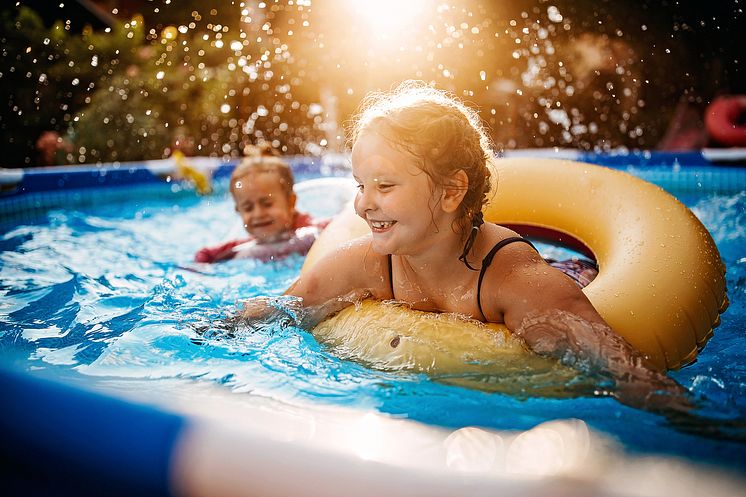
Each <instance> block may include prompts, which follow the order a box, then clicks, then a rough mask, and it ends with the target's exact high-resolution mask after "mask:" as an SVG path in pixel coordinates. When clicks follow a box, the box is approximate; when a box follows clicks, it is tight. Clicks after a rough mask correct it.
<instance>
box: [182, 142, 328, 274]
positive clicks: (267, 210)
mask: <svg viewBox="0 0 746 497" xmlns="http://www.w3.org/2000/svg"><path fill="white" fill-rule="evenodd" d="M293 185H294V180H293V173H292V171H291V170H290V166H289V165H288V164H287V163H286V162H285V161H283V160H282V159H281V158H280V157H279V156H278V155H276V154H275V153H274V152H273V150H272V149H271V148H269V147H264V148H256V149H255V150H252V153H251V155H250V156H248V157H246V158H245V159H244V160H242V161H241V163H240V164H239V165H238V166H236V168H235V169H234V170H233V174H231V180H230V192H231V195H232V196H233V201H234V203H235V206H236V212H237V213H238V215H239V216H240V217H241V220H242V221H243V226H244V228H245V229H246V232H247V233H248V234H249V237H245V238H241V239H238V240H231V241H229V242H226V243H222V244H220V245H217V246H214V247H205V248H203V249H200V250H199V251H198V252H197V254H196V255H195V256H194V260H195V262H220V261H226V260H230V259H237V258H238V259H240V258H254V259H259V260H262V261H268V260H271V259H277V258H281V257H285V256H288V255H290V254H292V253H299V254H302V255H305V254H306V253H308V249H310V248H311V245H312V244H313V242H314V241H315V240H316V237H317V236H318V235H319V233H320V231H321V230H322V229H323V228H324V227H325V226H326V225H327V224H328V222H329V221H328V220H316V219H313V218H311V216H309V215H308V214H304V213H301V212H298V211H296V210H295V201H296V196H295V193H294V192H293Z"/></svg>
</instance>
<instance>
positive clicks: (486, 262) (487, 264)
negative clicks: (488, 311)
mask: <svg viewBox="0 0 746 497" xmlns="http://www.w3.org/2000/svg"><path fill="white" fill-rule="evenodd" d="M513 242H524V243H528V244H529V245H531V248H533V249H534V250H536V247H534V244H533V243H531V242H529V241H528V240H526V239H525V238H523V237H520V236H511V237H508V238H505V239H503V240H500V241H499V242H497V243H496V244H495V246H494V247H492V250H490V251H489V253H488V254H487V255H486V256H485V258H484V259H482V269H481V270H480V271H479V282H478V283H477V306H478V307H479V312H480V313H482V317H483V318H485V319H487V316H485V315H484V311H483V310H482V280H483V279H484V273H485V272H487V268H488V267H490V264H492V259H494V258H495V254H496V253H497V251H498V250H500V249H501V248H503V247H504V246H506V245H508V244H511V243H513ZM536 251H537V252H538V250H536Z"/></svg>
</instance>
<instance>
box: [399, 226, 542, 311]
mask: <svg viewBox="0 0 746 497" xmlns="http://www.w3.org/2000/svg"><path fill="white" fill-rule="evenodd" d="M513 242H523V243H528V244H529V245H531V248H533V249H534V250H536V247H534V244H533V243H531V242H529V241H528V240H526V239H525V238H522V237H520V236H511V237H508V238H505V239H504V240H500V241H499V242H497V243H496V244H495V246H494V247H492V249H491V250H490V251H489V253H487V255H486V256H485V258H484V259H482V269H481V270H480V271H479V282H478V283H477V306H478V307H479V312H481V313H482V317H484V318H485V319H486V318H487V316H485V315H484V311H482V280H483V279H484V273H485V272H486V271H487V268H488V267H490V264H492V259H494V258H495V254H496V253H497V251H498V250H500V249H501V248H503V247H504V246H506V245H508V244H511V243H513ZM537 252H538V250H537ZM388 258H389V283H390V285H391V297H392V298H395V296H394V269H393V265H392V264H391V254H389V255H388Z"/></svg>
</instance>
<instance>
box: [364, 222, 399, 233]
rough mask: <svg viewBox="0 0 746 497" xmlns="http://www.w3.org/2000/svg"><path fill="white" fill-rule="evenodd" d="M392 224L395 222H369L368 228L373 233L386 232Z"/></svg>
mask: <svg viewBox="0 0 746 497" xmlns="http://www.w3.org/2000/svg"><path fill="white" fill-rule="evenodd" d="M394 224H396V221H370V227H371V229H372V230H373V231H386V230H387V229H389V228H391V227H392V226H393V225H394Z"/></svg>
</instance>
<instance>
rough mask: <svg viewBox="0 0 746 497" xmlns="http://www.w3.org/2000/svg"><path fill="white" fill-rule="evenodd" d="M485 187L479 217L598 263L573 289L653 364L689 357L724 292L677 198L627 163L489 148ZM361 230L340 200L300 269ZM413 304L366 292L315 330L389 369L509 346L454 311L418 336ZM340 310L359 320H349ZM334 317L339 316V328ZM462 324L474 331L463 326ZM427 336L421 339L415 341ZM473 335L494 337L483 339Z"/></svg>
mask: <svg viewBox="0 0 746 497" xmlns="http://www.w3.org/2000/svg"><path fill="white" fill-rule="evenodd" d="M492 191H493V192H494V194H493V198H492V200H491V202H490V203H489V204H488V205H487V206H486V207H485V209H484V215H485V220H487V221H490V222H493V223H498V224H502V225H506V226H510V227H511V228H513V229H515V230H516V231H518V232H519V233H522V234H524V235H528V236H530V235H531V234H537V233H539V234H541V233H543V234H547V233H549V234H552V235H553V236H552V237H551V238H554V239H555V240H556V241H558V242H560V243H565V244H568V245H571V246H572V245H574V246H576V248H579V249H580V250H585V251H586V252H590V253H591V254H592V256H593V257H594V258H595V260H596V261H597V262H598V264H599V274H598V276H597V277H596V279H595V280H594V281H593V282H592V283H591V284H590V285H588V286H587V287H586V288H585V289H584V290H583V291H584V292H585V294H586V295H587V296H588V298H589V299H590V301H591V302H592V303H593V305H594V307H595V308H596V309H597V310H598V312H599V313H600V314H601V316H603V318H604V319H605V320H606V321H607V322H608V323H609V325H610V326H611V327H612V328H613V329H614V330H615V331H616V332H617V333H619V334H620V335H621V336H622V337H624V338H625V339H626V340H627V341H628V342H629V343H631V344H632V345H633V346H634V347H636V348H637V349H638V350H640V351H641V352H643V354H645V355H646V356H647V357H648V358H650V359H651V360H652V362H653V363H654V364H656V365H657V366H659V367H660V368H661V369H664V368H668V369H673V368H678V367H681V366H682V365H686V364H687V363H690V362H692V361H693V360H694V359H695V358H696V356H697V351H698V350H699V349H700V348H701V347H702V346H704V344H705V343H706V342H707V340H708V339H709V338H710V336H712V329H713V327H716V326H717V325H718V324H719V322H720V313H721V312H723V311H724V310H725V308H726V307H727V304H728V300H727V296H726V288H725V267H724V265H723V263H722V261H721V259H720V254H719V252H718V249H717V247H716V246H715V242H714V241H713V240H712V237H711V236H710V234H709V232H708V231H707V229H706V228H705V227H704V226H703V225H702V223H701V222H700V221H699V220H698V219H697V218H696V216H695V215H694V214H693V213H692V212H691V211H690V210H689V209H688V208H687V207H686V206H684V205H683V204H682V203H681V202H679V201H678V200H676V199H675V198H674V197H673V196H671V195H670V194H668V193H666V192H665V191H664V190H662V189H661V188H659V187H658V186H655V185H653V184H651V183H648V182H646V181H643V180H641V179H639V178H636V177H634V176H632V175H629V174H627V173H624V172H621V171H616V170H613V169H609V168H604V167H600V166H595V165H591V164H584V163H579V162H573V161H559V160H554V159H524V158H521V159H500V160H499V161H498V163H497V173H496V174H494V175H493V190H492ZM367 232H368V228H367V226H366V225H365V223H364V222H362V220H360V219H359V218H357V217H356V216H355V215H354V213H353V212H352V210H351V209H349V210H347V211H345V212H344V213H343V214H341V215H340V216H339V217H338V218H337V219H335V220H334V221H333V222H332V223H331V224H330V225H329V227H328V228H327V229H326V230H325V231H324V233H323V234H322V235H321V237H320V238H319V239H318V240H317V241H316V243H315V244H314V246H313V247H312V248H311V251H310V252H309V254H308V258H307V260H306V263H305V265H304V267H303V271H305V270H307V268H309V267H311V266H312V265H313V264H314V262H315V261H316V260H318V259H319V258H320V257H322V256H323V255H324V254H326V253H328V252H330V251H331V250H333V249H334V248H336V247H338V246H339V245H340V244H341V243H343V242H345V241H347V240H350V239H352V238H354V237H357V236H360V235H362V234H365V233H367ZM422 315H423V313H418V312H416V311H408V310H401V311H399V310H396V309H394V308H392V307H391V306H388V307H386V306H382V305H381V304H379V303H366V304H365V305H364V306H362V308H360V306H358V308H355V307H351V308H349V309H346V310H345V311H342V313H340V314H339V315H337V316H335V317H333V318H331V319H329V320H327V321H325V322H324V323H321V324H320V325H319V326H318V327H317V333H318V334H319V336H320V337H321V338H322V339H325V340H331V341H332V342H335V343H336V346H337V347H346V348H347V349H348V350H349V351H350V355H357V356H359V357H360V358H361V359H363V360H366V361H368V362H373V363H376V364H380V365H382V366H386V365H388V366H391V367H395V368H396V367H414V368H415V369H420V370H430V369H433V368H438V364H437V363H438V362H439V361H440V362H441V363H443V366H444V367H445V369H446V370H449V369H450V367H449V364H450V363H449V362H448V360H444V359H443V357H444V354H445V355H446V356H448V357H455V358H456V359H455V360H454V361H452V362H458V361H463V360H466V361H469V358H470V357H471V358H474V359H476V360H480V359H479V358H485V359H487V358H488V357H489V355H490V354H497V355H499V354H503V355H505V354H515V353H516V349H515V347H514V346H513V345H510V344H509V342H510V340H506V338H505V337H506V336H507V334H506V333H505V332H504V328H502V329H501V328H500V327H499V326H496V325H488V326H485V325H480V324H465V322H464V321H463V320H462V321H459V322H457V323H456V324H452V325H449V326H451V328H450V330H449V329H440V330H438V331H437V332H435V333H433V332H432V330H431V331H430V334H429V335H428V329H432V326H431V325H430V324H427V323H428V322H432V320H429V321H428V320H423V319H422ZM366 316H367V318H366V319H363V318H364V317H366ZM350 320H359V321H364V322H365V323H366V325H365V326H364V327H363V329H361V328H360V327H358V328H357V330H353V329H352V328H350V327H349V322H350ZM371 320H374V321H375V323H374V322H372V321H371ZM446 321H448V320H444V323H445V322H446ZM448 322H451V323H453V320H450V321H448ZM335 323H337V324H340V323H346V326H342V328H344V331H339V329H340V326H337V325H335ZM444 326H446V325H445V324H444ZM465 326H475V327H476V329H477V330H481V331H476V332H467V331H463V330H464V327H465ZM353 328H354V327H353ZM457 330H461V331H457ZM485 332H489V334H490V336H492V337H493V338H491V339H490V338H485V339H484V340H482V342H481V343H479V344H477V343H476V341H472V340H464V337H463V335H459V337H458V338H457V337H456V336H454V337H453V338H454V339H453V340H451V341H450V342H448V343H447V344H444V343H435V342H437V340H446V339H447V337H444V335H447V334H449V333H451V334H454V335H458V334H459V333H462V334H463V333H476V334H480V333H485ZM402 337H405V338H406V339H407V342H408V344H409V345H412V346H414V348H412V349H411V350H410V351H409V352H403V351H399V350H397V349H400V347H399V345H400V344H401V342H402ZM434 337H438V339H437V340H436V339H435V338H434ZM498 337H502V338H498ZM430 339H432V340H433V343H432V344H428V343H427V342H428V340H430ZM392 340H393V341H394V342H396V343H395V344H392V343H391V341H392ZM485 340H487V341H488V342H490V343H492V344H493V345H494V347H492V348H491V349H490V348H489V347H487V345H485V343H483V342H484V341H485ZM345 341H346V343H342V342H345ZM465 342H467V343H465ZM468 342H472V343H468ZM506 344H508V345H506ZM393 345H396V347H394V346H393ZM449 348H450V349H451V350H447V349H449ZM488 349H489V351H488ZM493 349H494V350H493ZM480 351H482V352H480ZM402 354H404V355H406V357H404V356H402ZM428 365H429V366H428ZM451 366H452V365H451Z"/></svg>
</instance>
